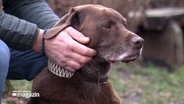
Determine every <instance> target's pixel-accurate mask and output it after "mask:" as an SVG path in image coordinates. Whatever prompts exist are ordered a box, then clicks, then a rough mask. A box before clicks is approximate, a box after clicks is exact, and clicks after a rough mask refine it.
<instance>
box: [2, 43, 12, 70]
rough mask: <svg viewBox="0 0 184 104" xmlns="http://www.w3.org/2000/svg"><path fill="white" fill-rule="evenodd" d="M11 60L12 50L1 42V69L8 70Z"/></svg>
mask: <svg viewBox="0 0 184 104" xmlns="http://www.w3.org/2000/svg"><path fill="white" fill-rule="evenodd" d="M9 60H10V50H9V48H8V46H7V45H6V44H5V43H4V42H3V41H2V40H0V69H4V70H5V69H8V67H9Z"/></svg>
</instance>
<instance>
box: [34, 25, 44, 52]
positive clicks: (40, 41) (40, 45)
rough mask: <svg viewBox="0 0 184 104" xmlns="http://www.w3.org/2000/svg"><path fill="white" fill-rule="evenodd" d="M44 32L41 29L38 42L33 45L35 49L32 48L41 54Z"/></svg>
mask: <svg viewBox="0 0 184 104" xmlns="http://www.w3.org/2000/svg"><path fill="white" fill-rule="evenodd" d="M43 32H44V30H42V29H39V33H38V36H37V39H36V41H35V43H34V45H33V48H32V49H33V50H34V51H36V52H39V53H41V52H42V35H43Z"/></svg>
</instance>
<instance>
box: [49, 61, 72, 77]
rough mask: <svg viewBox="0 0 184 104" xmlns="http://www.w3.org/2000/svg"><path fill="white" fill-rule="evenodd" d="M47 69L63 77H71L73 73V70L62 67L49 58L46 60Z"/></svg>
mask: <svg viewBox="0 0 184 104" xmlns="http://www.w3.org/2000/svg"><path fill="white" fill-rule="evenodd" d="M48 69H49V71H50V72H51V73H53V74H55V75H57V76H59V77H63V78H71V77H72V76H73V75H74V72H71V71H69V70H66V69H64V68H62V67H61V66H59V65H57V64H55V63H54V62H53V61H52V60H50V59H49V60H48Z"/></svg>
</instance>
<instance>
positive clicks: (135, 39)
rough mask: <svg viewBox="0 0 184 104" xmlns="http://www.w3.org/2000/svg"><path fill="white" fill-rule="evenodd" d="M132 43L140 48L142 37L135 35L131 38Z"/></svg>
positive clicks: (142, 42) (142, 41)
mask: <svg viewBox="0 0 184 104" xmlns="http://www.w3.org/2000/svg"><path fill="white" fill-rule="evenodd" d="M132 44H133V46H134V47H136V48H137V49H141V48H142V47H143V44H144V39H142V38H141V37H139V36H135V37H133V38H132Z"/></svg>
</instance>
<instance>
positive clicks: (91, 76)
mask: <svg viewBox="0 0 184 104" xmlns="http://www.w3.org/2000/svg"><path fill="white" fill-rule="evenodd" d="M48 69H49V71H50V72H51V73H53V74H55V75H56V76H59V77H62V78H71V77H76V78H77V79H79V80H80V81H86V82H93V83H97V84H105V83H107V74H108V72H109V70H110V63H108V62H107V61H105V60H104V59H103V58H100V57H98V56H95V57H94V58H93V59H92V60H91V61H90V62H89V63H87V64H86V65H85V66H84V67H83V68H81V69H79V70H78V71H76V72H75V73H74V72H71V71H68V70H67V69H64V68H62V67H61V66H59V65H57V64H55V63H54V62H53V61H52V60H50V59H49V60H48Z"/></svg>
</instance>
